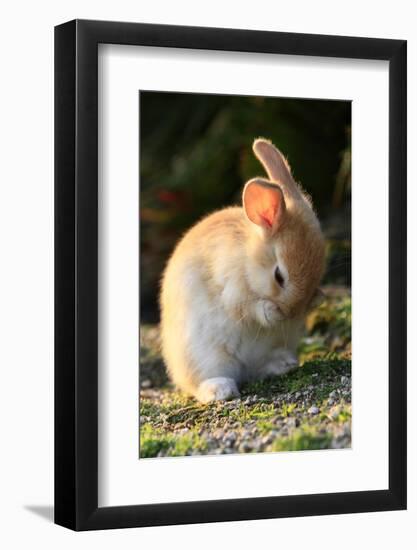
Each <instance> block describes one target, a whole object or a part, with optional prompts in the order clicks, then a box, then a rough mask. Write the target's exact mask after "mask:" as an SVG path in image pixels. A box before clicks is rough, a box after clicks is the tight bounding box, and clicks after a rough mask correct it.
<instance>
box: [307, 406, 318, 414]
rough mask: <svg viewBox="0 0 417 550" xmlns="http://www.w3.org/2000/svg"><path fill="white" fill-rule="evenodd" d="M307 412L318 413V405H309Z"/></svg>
mask: <svg viewBox="0 0 417 550" xmlns="http://www.w3.org/2000/svg"><path fill="white" fill-rule="evenodd" d="M308 412H309V413H310V414H318V413H319V412H320V409H319V408H318V407H314V406H313V407H310V408H309V409H308Z"/></svg>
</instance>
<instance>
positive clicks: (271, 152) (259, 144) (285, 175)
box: [252, 138, 295, 189]
mask: <svg viewBox="0 0 417 550" xmlns="http://www.w3.org/2000/svg"><path fill="white" fill-rule="evenodd" d="M252 148H253V152H254V153H255V155H256V157H257V159H258V160H259V161H260V162H261V164H262V166H263V167H264V168H265V170H266V173H267V174H268V177H269V179H270V180H271V181H275V182H277V183H282V184H284V185H286V186H289V187H290V188H291V189H292V188H293V187H294V186H295V182H294V180H293V177H292V175H291V168H290V166H289V164H288V162H287V161H286V159H285V158H284V156H283V154H282V153H281V152H280V151H278V149H277V148H276V147H274V145H273V144H272V143H271V142H270V141H268V140H266V139H262V138H259V139H255V141H254V142H253V147H252Z"/></svg>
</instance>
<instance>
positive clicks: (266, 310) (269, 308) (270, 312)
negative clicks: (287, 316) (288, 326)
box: [255, 300, 282, 327]
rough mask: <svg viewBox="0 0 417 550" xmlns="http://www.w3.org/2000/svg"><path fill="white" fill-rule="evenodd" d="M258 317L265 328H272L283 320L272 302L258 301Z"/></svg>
mask: <svg viewBox="0 0 417 550" xmlns="http://www.w3.org/2000/svg"><path fill="white" fill-rule="evenodd" d="M255 311H256V317H257V319H258V321H259V322H260V324H261V325H262V326H264V327H272V326H274V325H275V324H276V323H277V322H278V321H281V320H282V313H281V311H280V309H279V308H278V306H277V305H276V304H274V302H272V301H271V300H258V302H257V303H256V309H255Z"/></svg>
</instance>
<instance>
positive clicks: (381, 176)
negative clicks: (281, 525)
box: [55, 20, 407, 530]
mask: <svg viewBox="0 0 417 550" xmlns="http://www.w3.org/2000/svg"><path fill="white" fill-rule="evenodd" d="M406 113H407V107H406V42H405V41H404V40H386V39H377V38H355V37H339V36H320V35H306V34H288V33H280V32H263V31H262V32H260V31H247V30H236V29H214V28H194V27H175V26H163V25H148V24H139V23H116V22H105V21H80V20H76V21H70V22H68V23H65V24H63V25H59V26H58V27H56V29H55V304H56V306H55V307H56V310H55V522H56V523H57V524H59V525H63V526H65V527H68V528H71V529H74V530H91V529H107V528H123V527H140V526H151V525H168V524H179V523H199V522H215V521H235V520H248V519H261V518H279V517H289V516H307V515H323V514H340V513H353V512H371V511H383V510H401V509H405V508H406Z"/></svg>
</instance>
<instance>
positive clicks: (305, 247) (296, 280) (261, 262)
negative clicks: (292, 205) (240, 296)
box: [246, 213, 324, 319]
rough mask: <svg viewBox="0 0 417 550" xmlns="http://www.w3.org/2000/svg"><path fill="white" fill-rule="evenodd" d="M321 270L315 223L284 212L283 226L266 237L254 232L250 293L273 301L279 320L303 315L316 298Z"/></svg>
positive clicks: (319, 236)
mask: <svg viewBox="0 0 417 550" xmlns="http://www.w3.org/2000/svg"><path fill="white" fill-rule="evenodd" d="M323 270H324V239H323V236H322V234H321V231H320V228H319V227H318V225H317V224H314V223H313V224H312V223H311V222H310V221H309V220H308V216H307V220H306V219H305V216H303V215H299V214H298V215H297V214H295V213H294V214H293V215H291V214H289V213H287V220H286V223H285V224H283V225H282V226H281V228H280V230H279V232H278V233H277V234H276V235H275V236H273V237H269V236H268V235H267V234H265V233H264V232H262V231H257V230H255V231H253V234H252V235H251V239H250V241H249V250H248V257H247V264H246V276H247V281H248V284H249V286H250V288H251V290H252V292H253V294H254V295H255V296H256V297H257V298H259V299H267V300H270V301H272V302H273V303H274V304H275V305H276V306H277V308H278V311H279V313H280V317H281V318H282V319H288V318H292V317H297V316H301V315H303V314H304V313H305V312H306V311H307V310H308V309H309V307H310V306H311V304H312V302H313V300H314V299H315V297H316V292H317V289H318V285H319V283H320V280H321V277H322V274H323Z"/></svg>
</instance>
